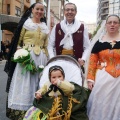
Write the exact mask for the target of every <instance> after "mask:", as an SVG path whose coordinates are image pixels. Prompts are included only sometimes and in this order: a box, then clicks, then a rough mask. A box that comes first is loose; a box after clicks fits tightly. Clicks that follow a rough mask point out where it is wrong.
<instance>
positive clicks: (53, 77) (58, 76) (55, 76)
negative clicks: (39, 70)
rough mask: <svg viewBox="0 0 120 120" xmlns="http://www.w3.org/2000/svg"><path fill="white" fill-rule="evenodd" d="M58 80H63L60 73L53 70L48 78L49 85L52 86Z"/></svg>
mask: <svg viewBox="0 0 120 120" xmlns="http://www.w3.org/2000/svg"><path fill="white" fill-rule="evenodd" d="M58 79H59V80H61V81H63V80H64V77H63V74H62V72H61V71H60V70H53V71H52V72H51V76H50V80H51V83H52V84H53V83H54V82H55V81H57V80H58Z"/></svg>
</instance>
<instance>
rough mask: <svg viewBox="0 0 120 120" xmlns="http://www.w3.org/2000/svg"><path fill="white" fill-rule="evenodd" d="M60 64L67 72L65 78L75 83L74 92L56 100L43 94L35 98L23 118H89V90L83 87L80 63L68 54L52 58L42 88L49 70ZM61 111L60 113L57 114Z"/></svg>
mask: <svg viewBox="0 0 120 120" xmlns="http://www.w3.org/2000/svg"><path fill="white" fill-rule="evenodd" d="M54 65H59V66H61V67H62V68H63V70H64V72H65V80H68V81H69V82H71V83H73V84H74V85H75V90H74V92H73V94H72V95H71V96H69V97H66V96H62V97H61V98H60V99H59V98H58V99H57V100H56V101H55V99H54V98H53V99H52V98H48V97H47V96H43V97H42V98H43V99H40V100H39V101H38V100H36V99H34V102H33V105H34V106H33V107H31V108H30V109H29V110H28V111H27V113H26V115H25V118H24V119H23V120H88V117H87V115H86V103H87V100H88V96H89V91H88V90H87V89H86V88H84V87H83V82H84V79H83V76H82V71H81V68H80V65H79V63H78V62H77V61H76V60H75V59H74V58H72V57H70V56H67V55H59V56H56V57H53V58H52V59H50V60H49V61H48V63H47V65H46V67H45V68H44V70H43V73H42V74H41V78H40V83H39V86H40V88H41V87H42V86H43V85H44V83H45V82H46V81H48V80H49V77H48V71H49V68H50V67H51V66H54ZM58 111H59V113H60V114H59V115H58V114H56V113H58Z"/></svg>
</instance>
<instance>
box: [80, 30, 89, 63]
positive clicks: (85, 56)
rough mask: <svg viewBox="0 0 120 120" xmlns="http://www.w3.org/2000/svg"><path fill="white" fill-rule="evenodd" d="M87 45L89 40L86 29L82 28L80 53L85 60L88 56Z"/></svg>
mask: <svg viewBox="0 0 120 120" xmlns="http://www.w3.org/2000/svg"><path fill="white" fill-rule="evenodd" d="M89 46H90V40H89V36H88V31H87V29H86V28H84V34H83V49H84V52H83V55H82V60H84V61H86V60H87V56H88V52H89Z"/></svg>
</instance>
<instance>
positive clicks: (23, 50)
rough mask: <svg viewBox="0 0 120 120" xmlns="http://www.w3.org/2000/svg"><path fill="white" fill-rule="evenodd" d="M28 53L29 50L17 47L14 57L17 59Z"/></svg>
mask: <svg viewBox="0 0 120 120" xmlns="http://www.w3.org/2000/svg"><path fill="white" fill-rule="evenodd" d="M28 54H29V52H28V51H27V50H25V49H18V50H17V51H16V52H15V54H14V59H18V58H19V57H21V58H22V57H23V56H24V57H25V56H27V55H28Z"/></svg>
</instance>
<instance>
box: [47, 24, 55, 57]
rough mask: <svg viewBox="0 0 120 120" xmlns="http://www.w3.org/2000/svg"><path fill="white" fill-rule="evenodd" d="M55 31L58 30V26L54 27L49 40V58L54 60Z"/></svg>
mask: <svg viewBox="0 0 120 120" xmlns="http://www.w3.org/2000/svg"><path fill="white" fill-rule="evenodd" d="M55 29H56V25H55V26H54V27H53V29H52V31H51V34H50V37H49V40H48V47H47V48H48V54H49V57H50V58H52V57H54V56H55V34H56V33H55Z"/></svg>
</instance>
